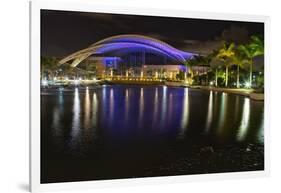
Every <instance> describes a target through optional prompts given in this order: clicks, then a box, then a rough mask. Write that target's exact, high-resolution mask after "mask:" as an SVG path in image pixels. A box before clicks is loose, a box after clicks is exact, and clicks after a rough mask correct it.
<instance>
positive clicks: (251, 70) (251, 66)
mask: <svg viewBox="0 0 281 193" xmlns="http://www.w3.org/2000/svg"><path fill="white" fill-rule="evenodd" d="M252 76H253V59H251V63H250V77H249V83H250V88H251V87H252Z"/></svg>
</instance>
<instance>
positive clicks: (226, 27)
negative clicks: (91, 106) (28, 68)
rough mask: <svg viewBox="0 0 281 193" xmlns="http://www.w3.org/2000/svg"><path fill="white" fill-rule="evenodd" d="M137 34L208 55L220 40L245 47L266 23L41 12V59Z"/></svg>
mask: <svg viewBox="0 0 281 193" xmlns="http://www.w3.org/2000/svg"><path fill="white" fill-rule="evenodd" d="M121 34H138V35H146V36H150V37H153V38H156V39H159V40H162V41H164V42H166V43H168V44H170V45H172V46H174V47H175V48H178V49H181V50H184V51H191V52H196V53H202V54H207V53H209V52H210V51H212V50H213V49H215V48H216V47H217V46H218V45H219V42H221V40H222V39H223V40H228V41H235V42H236V43H244V42H247V41H248V40H249V36H251V35H253V34H255V35H262V36H263V34H264V25H263V23H252V22H251V23H250V22H235V21H217V20H202V19H187V18H169V17H152V16H136V15H119V14H103V13H86V12H68V11H67V12H66V11H53V10H41V55H43V56H57V57H64V56H66V55H68V54H71V53H73V52H75V51H78V50H80V49H83V48H86V47H88V46H89V45H91V44H93V43H95V42H97V41H99V40H101V39H103V38H107V37H110V36H113V35H121Z"/></svg>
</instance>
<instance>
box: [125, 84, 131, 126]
mask: <svg viewBox="0 0 281 193" xmlns="http://www.w3.org/2000/svg"><path fill="white" fill-rule="evenodd" d="M129 109H130V101H129V90H128V89H127V88H126V90H125V124H127V123H128V116H129Z"/></svg>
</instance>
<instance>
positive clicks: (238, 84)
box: [236, 65, 240, 88]
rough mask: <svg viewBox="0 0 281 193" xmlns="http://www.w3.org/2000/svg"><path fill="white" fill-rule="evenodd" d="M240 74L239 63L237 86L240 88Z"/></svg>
mask: <svg viewBox="0 0 281 193" xmlns="http://www.w3.org/2000/svg"><path fill="white" fill-rule="evenodd" d="M239 76H240V72H239V65H237V81H236V87H237V88H240V80H239Z"/></svg>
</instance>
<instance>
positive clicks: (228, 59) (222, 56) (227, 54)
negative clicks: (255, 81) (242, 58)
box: [216, 42, 235, 87]
mask: <svg viewBox="0 0 281 193" xmlns="http://www.w3.org/2000/svg"><path fill="white" fill-rule="evenodd" d="M234 47H235V45H234V43H230V44H229V43H226V42H224V43H223V47H222V48H221V49H219V50H218V54H217V55H216V58H217V59H219V60H222V61H223V63H224V65H225V86H226V87H227V86H228V69H229V66H230V65H232V64H233V63H232V57H233V56H234V54H235V53H234Z"/></svg>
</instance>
